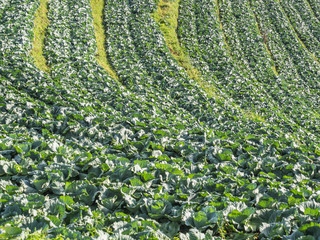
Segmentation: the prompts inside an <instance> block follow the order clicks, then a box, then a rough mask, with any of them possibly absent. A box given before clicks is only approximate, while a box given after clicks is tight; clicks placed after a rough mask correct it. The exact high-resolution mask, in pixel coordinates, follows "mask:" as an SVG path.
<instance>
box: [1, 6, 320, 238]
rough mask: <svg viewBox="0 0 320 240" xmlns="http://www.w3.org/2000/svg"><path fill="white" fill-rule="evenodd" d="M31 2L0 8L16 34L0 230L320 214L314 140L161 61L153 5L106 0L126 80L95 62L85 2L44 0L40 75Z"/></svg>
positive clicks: (75, 234)
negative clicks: (242, 108)
mask: <svg viewBox="0 0 320 240" xmlns="http://www.w3.org/2000/svg"><path fill="white" fill-rule="evenodd" d="M3 6H4V5H3ZM38 6H39V4H38V2H37V1H30V0H20V1H19V2H18V3H17V4H16V5H15V4H10V5H9V4H7V5H5V8H4V11H3V12H0V14H2V16H3V19H2V20H1V27H2V28H1V29H0V35H1V36H2V35H3V36H5V37H4V38H1V39H0V45H1V46H5V45H4V42H5V41H8V40H9V39H11V41H8V42H10V44H9V45H6V46H7V48H6V50H5V51H2V52H1V53H0V54H3V55H1V58H0V75H1V78H0V83H1V84H0V109H1V111H0V122H1V125H0V198H1V201H0V227H1V229H2V230H4V232H5V233H3V232H2V231H1V232H0V234H1V237H4V238H9V237H14V236H16V235H18V234H19V233H21V232H22V231H23V232H24V233H26V232H27V231H31V232H34V231H38V230H39V231H46V232H47V233H48V234H49V237H54V236H56V235H58V234H62V235H63V236H64V237H65V238H66V237H70V238H77V239H90V238H91V236H93V237H98V236H100V237H101V238H111V239H120V238H127V239H137V238H140V239H150V238H155V239H172V238H173V237H175V236H179V237H180V238H187V239H188V238H189V239H192V238H193V237H196V238H197V239H205V238H207V239H210V238H212V236H217V235H219V234H220V235H221V233H220V232H221V228H224V227H226V228H228V229H232V232H233V234H234V235H233V236H234V237H236V236H237V235H238V236H241V237H250V236H251V237H253V236H255V235H256V233H258V232H260V233H261V236H262V237H263V236H265V237H268V236H269V235H270V232H277V233H278V234H280V235H281V234H282V235H290V234H291V233H293V234H294V235H295V236H298V235H299V236H300V235H302V234H303V233H306V232H307V230H308V228H309V225H308V223H309V222H310V221H312V220H313V218H314V216H316V215H318V211H319V207H318V205H319V203H318V201H319V199H318V193H317V191H318V190H319V185H318V181H317V179H318V178H319V169H320V166H318V164H314V162H316V161H318V158H319V157H318V156H319V152H318V151H319V150H318V146H317V144H319V142H318V140H317V138H314V137H313V135H312V134H309V133H308V132H305V131H304V130H303V129H301V132H299V131H298V130H299V129H295V128H294V126H281V125H279V124H278V123H277V121H272V120H271V121H270V123H267V122H255V121H251V120H248V119H244V118H243V116H241V113H239V111H238V110H237V108H234V107H233V106H232V105H228V104H226V103H222V102H215V101H214V100H213V99H209V98H208V97H207V96H206V95H205V94H204V93H203V92H202V91H200V89H199V87H198V86H197V85H196V84H195V83H193V82H192V81H191V80H190V79H189V78H188V76H187V75H186V73H185V72H184V71H183V69H181V68H180V67H179V66H178V64H177V63H176V62H175V60H174V59H173V58H172V57H171V56H170V54H169V50H168V49H167V47H166V46H165V43H164V39H163V36H162V34H161V32H160V30H159V28H158V26H157V25H156V24H155V22H154V21H153V20H152V19H151V17H150V12H152V11H153V10H154V9H155V7H156V1H151V0H150V1H147V0H145V1H144V0H139V1H117V2H116V3H115V2H114V1H107V2H106V11H105V12H106V14H105V15H106V19H105V22H106V26H107V39H108V46H109V50H108V51H109V54H110V57H111V60H112V64H113V65H114V67H115V69H116V71H117V72H118V74H119V76H120V80H121V82H122V83H123V85H124V86H121V85H120V83H118V82H116V81H115V80H113V79H111V78H110V77H109V76H108V75H107V73H106V72H105V71H104V70H103V69H102V68H101V67H99V66H98V65H97V63H96V61H95V58H94V56H95V54H96V43H95V39H94V32H93V27H92V16H91V13H90V8H89V6H90V3H89V1H87V0H81V1H73V0H72V1H63V0H51V1H50V4H49V15H48V17H49V19H50V26H49V28H48V35H47V38H46V42H45V45H46V47H45V50H46V58H47V60H48V62H49V63H50V65H51V69H52V72H51V73H50V75H46V74H44V73H43V72H40V71H38V70H37V69H36V67H35V66H34V65H33V63H32V59H31V57H30V56H29V51H30V49H31V43H32V38H33V34H32V28H33V24H32V23H33V16H34V13H35V11H36V9H37V7H38ZM1 10H2V9H0V11H1ZM13 16H14V18H13ZM12 19H14V20H12ZM22 23H23V24H22ZM71 26H72V27H71ZM122 37H123V38H122ZM118 40H120V41H118ZM121 49H125V51H121ZM128 53H130V54H128ZM146 59H147V60H146ZM131 67H132V68H131ZM128 69H129V70H128ZM125 87H126V88H125ZM131 90H132V92H131ZM133 92H134V93H133ZM292 131H296V132H292ZM297 139H299V142H298V141H297ZM298 143H299V144H298ZM292 215H294V216H295V222H294V223H292V222H290V221H291V220H292V217H291V216H292ZM275 216H281V217H280V218H276V217H275ZM288 222H290V224H288ZM268 234H269V235H268Z"/></svg>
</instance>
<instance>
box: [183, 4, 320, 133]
mask: <svg viewBox="0 0 320 240" xmlns="http://www.w3.org/2000/svg"><path fill="white" fill-rule="evenodd" d="M236 3H237V2H233V3H232V5H233V8H234V9H236V10H235V11H238V12H236V13H232V8H231V5H230V7H229V10H228V7H227V5H226V4H225V5H224V6H223V7H222V10H221V12H220V9H219V6H218V5H217V4H216V2H214V1H206V2H203V1H202V5H201V6H200V4H199V3H196V2H193V1H183V2H182V5H181V9H180V20H179V21H180V29H179V34H180V38H181V41H182V44H183V45H184V46H185V48H186V49H187V50H188V51H189V52H191V54H190V55H191V56H192V57H194V56H196V57H195V58H193V59H194V61H195V63H196V64H198V67H199V68H200V69H201V70H202V71H203V72H207V75H208V74H210V73H213V74H217V72H218V70H217V69H216V68H217V66H218V67H221V68H222V66H226V65H227V66H230V65H231V64H230V63H231V62H232V61H233V66H237V65H235V62H238V63H239V61H236V60H234V58H233V57H232V56H230V54H229V56H228V52H232V51H237V52H238V55H241V53H240V51H241V49H244V48H246V47H247V46H250V45H252V47H250V51H251V53H252V51H255V52H254V53H252V54H251V56H250V57H249V55H248V54H247V52H248V53H250V51H249V50H248V51H245V50H243V52H244V53H243V54H242V57H241V58H244V57H245V56H246V55H247V56H248V57H249V58H250V59H251V61H253V62H255V61H256V62H259V61H260V60H261V59H263V58H261V57H259V52H260V55H261V54H262V53H261V52H262V51H264V54H267V49H266V48H265V46H264V44H263V42H264V41H265V40H263V38H262V36H259V35H257V33H258V31H261V32H262V33H264V32H265V28H263V26H262V28H261V29H259V26H256V23H255V15H254V14H253V13H252V11H251V8H250V3H249V2H246V4H245V5H243V6H237V5H236ZM203 4H205V5H203ZM203 6H205V7H203ZM243 8H244V9H243ZM203 9H205V11H204V10H203ZM241 9H243V11H244V12H246V13H247V14H240V13H241V11H240V10H241ZM196 13H197V14H196ZM220 15H224V16H225V19H224V21H225V22H226V21H227V20H226V15H227V16H229V17H228V18H229V19H230V21H231V20H232V19H234V18H236V17H238V18H237V22H238V21H240V18H241V19H243V20H242V21H243V22H242V24H239V25H238V24H231V23H230V24H229V23H228V24H229V25H228V24H222V27H223V30H224V31H222V29H221V25H220ZM257 20H261V19H257ZM226 25H227V26H226ZM190 26H191V27H190ZM230 27H232V29H229V28H230ZM225 28H227V30H226V29H225ZM250 29H251V30H250ZM191 30H192V32H193V33H191V35H192V36H193V35H194V40H193V41H189V40H190V38H188V35H189V33H190V31H191ZM228 31H229V32H228ZM237 32H238V33H239V34H238V35H239V36H240V35H244V36H242V37H241V38H240V37H239V36H238V37H237V34H236V33H237ZM249 32H251V33H252V32H253V33H254V34H251V35H248V36H247V33H249ZM228 33H229V34H231V33H232V36H231V38H232V39H233V40H231V38H230V37H229V35H228ZM224 34H225V36H224ZM212 36H214V37H212ZM246 36H247V37H246ZM266 37H267V36H266ZM273 37H277V34H275V36H273ZM228 38H229V40H228ZM239 39H242V41H243V42H242V43H241V41H240V40H239ZM246 39H247V40H248V41H247V40H246ZM250 39H251V40H250ZM225 40H226V41H225ZM230 41H231V44H229V43H230ZM232 41H233V43H232ZM236 42H238V43H236ZM280 42H281V41H280ZM267 43H268V44H270V41H268V42H266V43H265V44H267ZM272 43H273V42H272ZM254 45H257V46H256V47H255V46H254ZM208 46H210V47H208ZM223 46H225V47H223ZM276 46H277V45H276ZM269 47H270V46H269ZM272 47H274V45H272ZM272 47H270V49H271V52H272V54H274V55H271V56H272V57H273V58H274V61H275V63H276V64H278V65H279V66H278V68H279V69H278V70H279V71H280V72H279V73H280V76H277V77H276V76H273V77H272V76H269V75H268V74H267V73H265V74H266V75H265V77H263V75H261V74H263V71H265V70H264V68H265V67H264V66H265V65H264V64H261V65H260V66H261V67H260V70H257V72H258V73H259V74H260V75H259V76H251V77H249V79H248V78H244V77H242V76H243V75H242V76H238V77H237V78H232V75H231V74H230V72H231V71H225V73H226V75H221V77H220V78H219V79H218V80H217V83H218V84H217V85H218V86H219V87H220V88H221V87H223V88H222V90H223V91H224V92H226V94H227V95H229V96H230V97H232V98H234V99H236V101H237V102H240V105H241V106H242V107H243V108H248V107H249V106H250V105H249V106H248V105H247V106H246V105H245V103H246V102H248V103H251V104H252V103H256V104H255V107H256V109H258V110H260V111H263V114H264V115H270V114H271V116H272V115H274V113H275V112H279V111H280V114H279V115H278V116H276V118H277V117H280V118H287V121H288V123H289V124H294V122H296V123H298V124H299V125H302V126H304V127H306V128H307V129H309V130H310V131H311V132H313V131H314V130H315V129H314V128H313V127H312V126H310V125H308V123H307V122H309V121H310V119H313V120H312V121H314V123H315V124H316V123H317V122H318V118H319V117H318V116H317V114H314V111H315V110H316V109H317V102H318V100H317V98H315V96H316V92H317V90H314V89H311V90H310V88H308V89H306V88H305V86H301V85H299V84H297V81H298V79H299V75H297V74H296V75H291V76H290V74H289V73H290V72H293V71H292V70H294V69H292V67H290V60H291V59H290V56H289V55H286V52H285V51H284V50H283V49H279V48H278V49H277V50H278V51H281V54H277V53H276V52H275V51H273V48H272ZM234 49H235V50H234ZM254 49H256V50H254ZM259 49H260V50H259ZM226 54H227V55H226ZM226 56H228V57H229V59H230V60H225V59H228V58H227V57H226ZM278 57H282V58H284V59H285V58H286V61H285V60H284V59H283V62H282V63H281V62H278V61H279V59H278ZM200 58H201V59H202V60H201V61H202V62H201V63H200V64H199V59H200ZM288 58H289V60H288ZM223 60H224V61H225V63H223V62H222V61H223ZM244 61H245V60H244ZM204 62H206V63H207V62H211V64H208V66H207V67H206V66H205V65H203V63H204ZM228 62H229V64H228ZM275 63H273V64H275ZM280 63H281V64H286V68H285V69H283V68H282V67H283V65H280ZM238 65H240V66H241V64H238ZM253 65H254V67H257V66H256V64H253ZM209 66H210V67H209ZM231 66H232V65H231ZM291 66H292V65H291ZM235 69H236V70H238V71H237V72H240V71H239V67H238V68H235ZM236 70H234V71H233V72H235V71H236ZM271 71H272V68H271V65H270V64H269V73H270V74H271ZM252 72H254V71H252ZM218 73H219V72H218ZM292 74H294V72H293V73H292ZM230 75H231V76H230ZM216 76H217V77H219V75H216ZM268 76H269V77H268ZM241 77H242V78H241ZM240 79H241V80H242V81H241V82H243V84H241V82H240ZM255 79H260V82H258V81H257V80H255ZM263 79H264V80H263ZM236 80H238V82H236ZM261 81H264V83H263V82H261ZM239 83H240V84H241V85H240V84H239ZM237 88H241V90H246V91H245V92H242V91H241V90H238V89H237ZM297 93H301V94H299V95H298V94H297ZM310 109H312V110H311V111H310ZM316 111H317V110H316ZM283 113H286V115H283ZM301 116H306V117H305V118H304V119H301ZM273 118H274V116H273ZM269 119H270V118H269ZM290 119H291V120H290ZM292 120H294V122H292Z"/></svg>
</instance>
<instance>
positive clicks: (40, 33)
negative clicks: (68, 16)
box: [30, 0, 50, 72]
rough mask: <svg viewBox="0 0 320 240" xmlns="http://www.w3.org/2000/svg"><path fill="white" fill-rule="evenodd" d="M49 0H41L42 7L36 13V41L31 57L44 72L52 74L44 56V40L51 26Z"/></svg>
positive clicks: (34, 41)
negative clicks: (48, 27)
mask: <svg viewBox="0 0 320 240" xmlns="http://www.w3.org/2000/svg"><path fill="white" fill-rule="evenodd" d="M48 2H49V0H40V6H39V8H38V10H37V12H36V15H35V20H34V29H33V33H34V39H33V46H32V49H31V52H30V54H31V56H32V57H33V59H34V62H35V65H36V66H37V67H38V68H39V69H40V70H42V71H44V72H50V67H49V66H48V65H47V61H46V59H45V57H44V56H43V48H44V39H45V36H46V29H47V26H48V25H49V19H48V17H47V13H48Z"/></svg>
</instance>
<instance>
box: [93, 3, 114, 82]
mask: <svg viewBox="0 0 320 240" xmlns="http://www.w3.org/2000/svg"><path fill="white" fill-rule="evenodd" d="M91 8H92V15H93V26H94V30H95V36H96V40H97V46H98V52H97V54H96V59H97V62H98V63H99V64H100V66H101V67H103V68H104V69H105V70H106V71H107V72H108V73H109V75H110V76H111V77H112V78H114V79H119V78H118V76H117V74H116V72H115V71H114V70H113V68H112V66H111V65H110V64H109V62H108V57H107V52H106V48H105V46H106V37H105V28H104V24H103V9H104V0H91Z"/></svg>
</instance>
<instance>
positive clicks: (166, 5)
mask: <svg viewBox="0 0 320 240" xmlns="http://www.w3.org/2000/svg"><path fill="white" fill-rule="evenodd" d="M179 3H180V0H160V1H159V3H158V8H157V11H155V12H154V13H153V14H152V17H153V18H154V20H155V21H156V22H157V23H158V25H159V27H160V30H161V31H162V33H163V35H164V37H165V41H166V44H167V46H168V48H169V50H170V52H171V54H172V55H173V57H174V58H175V59H176V60H177V61H178V63H179V65H180V66H181V67H183V68H184V69H185V70H186V72H187V73H188V75H189V77H190V78H191V79H193V80H195V81H197V82H198V84H199V85H200V86H201V87H202V89H204V91H205V92H206V93H207V94H208V96H210V97H214V98H216V97H217V94H216V92H215V89H214V87H213V86H212V85H210V84H208V83H207V82H206V81H204V80H203V78H202V77H201V73H200V71H199V70H198V69H197V68H195V67H194V66H193V65H192V62H191V59H190V56H189V55H188V54H187V53H186V52H184V50H183V49H182V47H181V45H180V41H179V38H178V34H177V28H178V17H179Z"/></svg>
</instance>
